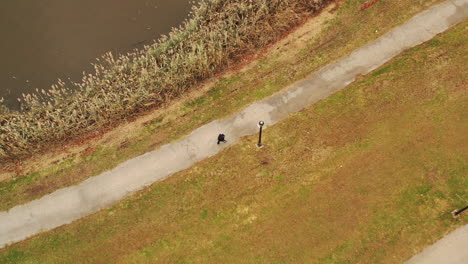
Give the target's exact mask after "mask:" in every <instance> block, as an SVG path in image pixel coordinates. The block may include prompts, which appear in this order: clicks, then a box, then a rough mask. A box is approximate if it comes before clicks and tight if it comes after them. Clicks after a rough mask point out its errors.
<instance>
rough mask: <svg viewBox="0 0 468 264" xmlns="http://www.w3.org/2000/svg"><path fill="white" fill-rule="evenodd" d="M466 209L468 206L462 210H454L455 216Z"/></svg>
mask: <svg viewBox="0 0 468 264" xmlns="http://www.w3.org/2000/svg"><path fill="white" fill-rule="evenodd" d="M466 209H468V206H465V207H464V208H462V209H460V210H455V211H453V213H452V214H453V216H458V215H459V214H461V213H463V211H465V210H466Z"/></svg>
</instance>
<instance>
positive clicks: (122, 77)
mask: <svg viewBox="0 0 468 264" xmlns="http://www.w3.org/2000/svg"><path fill="white" fill-rule="evenodd" d="M330 2H332V1H331V0H314V1H304V0H302V1H293V0H268V1H266V0H255V1H247V2H246V1H236V0H201V1H200V3H199V4H198V5H197V7H196V8H194V9H193V12H192V18H191V19H190V20H188V21H186V22H185V23H184V24H183V26H181V27H180V28H177V29H174V30H173V31H172V32H171V33H170V34H169V36H168V37H165V38H162V39H160V40H159V42H158V43H156V44H154V45H151V46H148V47H146V48H145V49H144V50H141V51H136V52H134V53H132V54H128V55H126V56H121V57H119V58H114V57H113V56H112V54H111V53H109V54H108V55H107V56H104V57H103V58H102V59H101V64H97V65H95V71H96V72H95V74H94V75H91V74H89V75H85V76H83V80H82V82H81V83H76V84H74V85H73V87H72V88H70V87H68V86H67V84H66V83H65V82H62V81H59V82H58V84H57V85H54V86H53V88H52V89H51V90H50V91H45V90H42V93H37V94H28V95H25V96H24V98H23V99H22V100H21V103H22V110H23V111H22V112H13V113H10V112H8V111H6V112H4V111H3V112H2V111H0V162H8V161H12V160H13V161H14V160H17V159H19V158H24V157H27V156H30V155H31V154H33V153H37V152H40V151H44V150H45V149H44V148H45V147H47V148H48V149H50V148H51V147H54V146H57V145H60V144H61V143H62V142H65V141H69V140H71V139H74V138H76V137H81V136H82V135H83V134H93V133H94V132H96V131H102V130H103V129H104V128H107V127H110V126H112V125H115V123H119V122H121V121H122V120H126V119H128V118H131V117H132V116H134V115H135V114H136V113H138V112H141V111H144V110H148V109H151V108H155V107H160V106H161V105H163V104H164V103H165V102H168V101H170V100H172V99H174V98H176V97H179V96H180V95H182V94H185V93H186V92H187V91H188V90H189V89H190V88H193V87H194V86H195V84H197V83H199V82H200V81H202V80H205V79H207V78H209V77H211V76H213V75H214V74H216V73H219V72H220V71H222V70H223V69H225V68H227V67H229V66H230V65H232V64H233V63H235V62H236V61H238V60H239V58H240V57H241V56H243V55H244V54H246V53H249V52H250V53H252V52H254V51H256V50H259V49H260V48H262V47H265V46H266V45H268V44H269V43H271V42H272V41H274V40H275V39H277V38H278V37H280V36H281V35H282V34H284V33H285V32H287V31H288V30H289V29H291V28H292V27H294V26H295V25H298V24H299V23H300V22H301V21H303V20H304V19H305V18H306V17H309V16H310V15H312V14H315V13H317V12H319V11H320V10H322V9H323V8H324V7H325V6H327V5H328V4H329V3H330ZM74 91H76V92H74ZM0 110H1V108H0Z"/></svg>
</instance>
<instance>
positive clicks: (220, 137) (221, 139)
mask: <svg viewBox="0 0 468 264" xmlns="http://www.w3.org/2000/svg"><path fill="white" fill-rule="evenodd" d="M225 137H226V136H225V135H224V134H219V135H218V145H219V143H221V142H224V143H226V142H227V140H226V138H225Z"/></svg>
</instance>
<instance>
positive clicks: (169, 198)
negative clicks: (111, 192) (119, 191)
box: [0, 22, 468, 263]
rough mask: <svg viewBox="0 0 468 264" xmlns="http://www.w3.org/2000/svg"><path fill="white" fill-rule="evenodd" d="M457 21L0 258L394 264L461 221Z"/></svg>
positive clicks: (462, 37)
mask: <svg viewBox="0 0 468 264" xmlns="http://www.w3.org/2000/svg"><path fill="white" fill-rule="evenodd" d="M467 26H468V24H467V23H466V22H465V23H463V24H461V25H459V26H457V27H455V28H454V29H452V30H450V31H449V32H447V33H444V34H443V35H440V36H438V37H436V38H435V39H433V40H431V41H429V42H428V43H426V44H424V45H421V46H419V47H416V48H413V49H411V50H409V51H407V52H405V53H404V54H402V55H401V56H399V57H397V58H396V59H394V60H393V61H391V62H389V63H387V64H386V65H385V66H383V67H381V68H380V69H378V70H376V71H375V72H373V73H371V74H369V76H363V77H361V78H360V79H359V80H358V81H356V82H355V83H354V84H352V85H350V87H348V88H346V89H345V90H343V91H341V92H339V93H337V94H335V95H333V96H331V97H330V98H328V99H326V100H324V101H322V102H319V103H318V104H316V105H314V106H312V107H309V108H308V109H305V110H303V111H301V112H299V113H296V114H294V115H292V116H291V117H290V118H289V119H287V120H284V121H283V122H280V123H279V124H277V125H275V126H272V127H269V128H268V129H267V130H266V131H265V143H266V145H265V147H264V148H262V149H258V148H256V147H255V143H256V136H251V137H246V138H244V139H243V140H242V141H241V142H240V143H238V144H235V145H234V146H233V147H231V148H228V149H226V150H225V151H223V152H222V153H220V154H219V155H217V156H215V157H212V158H210V159H207V160H204V161H202V162H200V163H199V164H197V165H196V166H194V167H192V168H190V169H188V170H186V171H183V172H180V173H177V174H176V175H174V176H173V177H170V178H167V179H166V180H165V181H162V182H158V183H156V184H154V185H153V186H151V187H149V188H147V189H146V190H144V191H141V192H138V193H137V194H135V195H133V196H132V197H129V198H128V199H125V200H124V201H122V202H120V203H119V204H117V205H115V206H113V207H111V208H109V209H106V210H102V211H101V212H99V213H97V214H95V215H92V216H90V217H86V218H84V219H81V220H79V221H76V222H75V223H72V224H70V225H68V226H64V227H61V228H58V229H57V230H55V231H52V232H47V233H45V234H41V235H38V236H36V237H34V238H32V239H29V240H27V241H23V242H21V243H18V244H15V245H13V246H10V247H8V248H7V249H4V250H1V251H0V263H9V262H14V263H30V262H37V263H57V262H60V263H76V262H89V263H108V262H112V263H401V262H403V261H404V260H406V259H408V258H409V257H411V256H412V255H413V254H415V253H416V252H418V251H420V250H421V249H422V248H424V247H425V246H427V245H430V244H431V243H433V242H434V241H435V240H437V239H440V238H441V237H442V236H443V235H444V234H446V233H447V232H449V231H451V230H453V229H455V228H456V227H458V226H460V225H463V224H466V223H467V222H466V215H462V216H461V217H460V218H458V219H453V218H452V216H451V215H450V212H451V211H452V210H453V209H455V208H459V207H462V206H464V205H466V202H467V201H468V196H467V195H468V194H467V193H466V189H467V188H468V181H467V178H466V175H467V172H468V170H467V168H468V166H467V160H468V149H467V145H466V142H467V141H468V135H467V134H466V130H467V129H468V127H467V126H468V122H467V121H468V116H467V115H466V111H465V110H466V101H467V100H468V90H467V89H466V88H467V83H466V76H467V70H466V67H465V66H464V65H465V62H466V60H467V59H468V58H467V53H466V51H465V45H464V43H466V38H467V37H466V36H468V35H467V34H466V33H467V29H468V27H467ZM460 87H461V88H460Z"/></svg>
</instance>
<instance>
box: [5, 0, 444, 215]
mask: <svg viewBox="0 0 468 264" xmlns="http://www.w3.org/2000/svg"><path fill="white" fill-rule="evenodd" d="M363 2H364V1H351V0H350V1H346V2H341V4H340V5H339V6H337V7H336V8H334V9H332V10H329V11H327V12H325V13H324V14H322V15H320V16H319V17H317V18H316V19H315V20H311V21H310V22H309V23H308V24H306V25H305V26H304V27H302V28H300V29H299V30H298V31H297V32H295V33H293V35H294V36H293V37H290V38H287V39H285V40H284V41H283V42H281V43H280V44H278V45H277V46H273V47H272V48H271V49H270V50H268V52H266V53H265V54H264V55H261V56H260V59H259V60H258V61H256V62H254V63H253V64H251V65H249V67H247V69H245V70H243V71H240V72H234V73H231V74H230V75H227V76H225V77H224V78H221V79H220V80H218V81H215V82H214V84H213V85H212V86H210V88H209V90H208V91H206V92H204V91H201V92H199V93H198V95H196V97H195V96H191V97H187V98H185V99H184V100H182V101H180V102H179V104H177V105H176V106H175V107H171V108H169V109H167V110H164V111H161V112H156V113H155V114H152V117H151V118H150V119H148V118H147V117H145V118H146V119H147V121H145V122H140V124H139V125H132V123H131V124H129V125H127V126H123V127H119V128H117V129H115V130H114V131H112V132H111V133H109V134H110V136H107V139H103V140H98V141H94V142H91V143H89V142H88V143H87V144H85V145H84V146H85V147H81V150H80V151H79V152H73V151H69V149H73V146H72V147H69V146H68V147H67V148H66V150H64V151H63V153H62V154H61V155H59V157H60V158H58V159H48V160H44V159H43V158H42V157H39V158H37V159H35V160H33V162H30V163H33V164H35V165H33V166H32V167H33V168H35V167H36V169H30V167H31V165H30V164H27V163H26V164H24V163H20V164H17V166H16V167H13V168H4V170H10V171H12V172H10V173H9V175H15V174H16V176H17V177H16V178H15V179H13V180H8V181H3V182H0V198H1V203H0V210H7V209H9V208H12V207H14V206H15V205H18V204H22V203H25V202H28V201H31V200H33V199H36V198H39V197H41V196H43V195H45V194H47V193H50V192H52V191H54V190H56V189H59V188H62V187H66V186H70V185H73V184H77V183H79V182H81V181H83V180H85V179H86V178H88V177H91V176H94V175H97V174H99V173H101V172H103V171H106V170H108V169H111V168H113V167H115V166H116V165H117V164H119V163H121V162H123V161H125V160H127V159H130V158H132V157H135V156H137V155H140V154H142V153H145V152H147V151H151V150H154V149H156V148H158V147H159V146H161V145H162V144H165V143H168V142H171V141H173V140H175V139H178V138H180V137H182V136H184V135H186V134H187V133H189V132H190V131H192V130H193V129H195V128H197V127H199V126H201V125H203V124H206V123H208V122H210V121H211V120H215V119H218V118H222V117H225V116H227V115H230V114H232V113H235V112H237V111H239V110H240V109H242V108H244V107H245V106H247V105H248V104H250V103H252V102H254V101H256V100H259V99H262V98H264V97H266V96H268V95H271V94H273V93H274V92H276V91H279V90H280V89H282V88H284V87H286V86H287V85H289V84H291V83H292V82H294V81H296V80H300V79H301V78H304V77H305V76H307V75H308V74H310V73H312V72H313V71H315V70H317V69H318V68H320V67H322V66H324V65H326V64H327V63H330V62H332V61H334V60H336V59H338V58H340V57H342V56H344V55H347V54H349V53H350V52H351V51H353V50H354V49H356V48H358V47H360V46H362V45H364V44H365V43H368V42H369V41H371V40H374V39H376V38H378V37H379V36H381V35H382V34H384V33H385V32H387V31H388V30H390V29H391V28H393V27H394V26H396V25H399V24H401V23H403V22H405V21H407V20H408V19H409V18H410V17H411V16H413V15H415V14H416V13H418V12H421V11H422V10H424V9H427V8H428V7H430V6H431V5H433V4H436V3H440V2H442V1H440V0H426V1H422V0H421V1H405V0H398V1H380V2H379V3H378V4H376V5H374V6H372V7H371V8H369V9H366V10H365V11H359V8H360V7H361V6H362V4H363ZM319 21H320V22H319ZM322 22H323V23H324V24H322ZM227 98H228V100H226V99H227ZM133 123H138V121H137V122H133ZM129 127H130V128H129ZM51 160H52V162H51ZM43 164H49V165H48V166H46V167H45V168H44V165H43ZM37 167H39V169H37ZM24 168H28V169H24ZM23 170H25V171H28V173H27V174H24V172H23ZM30 171H32V172H30Z"/></svg>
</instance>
